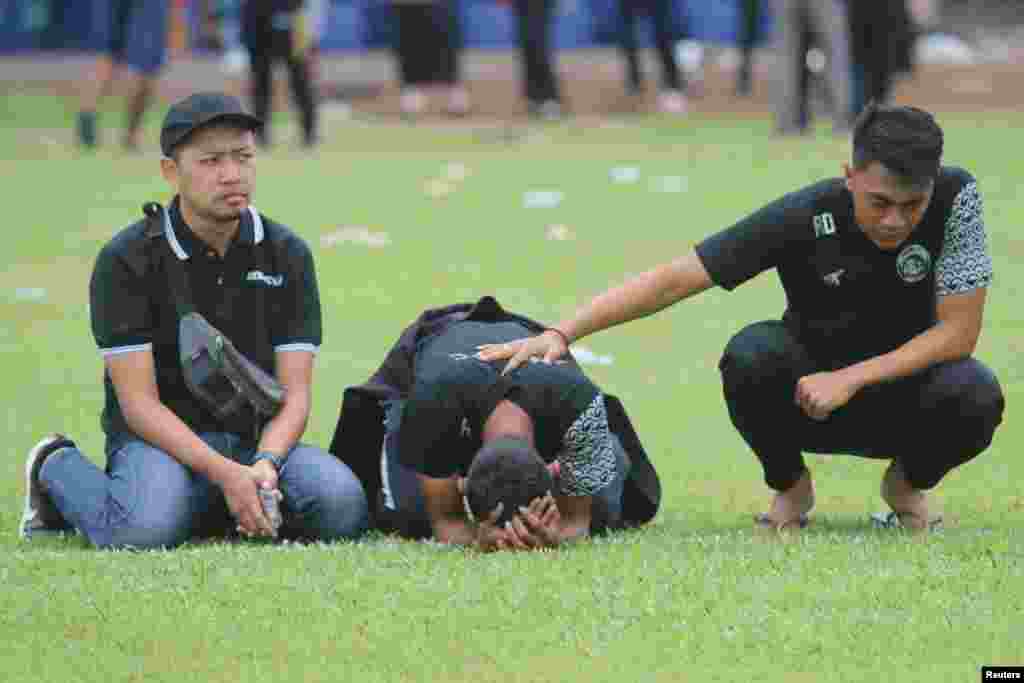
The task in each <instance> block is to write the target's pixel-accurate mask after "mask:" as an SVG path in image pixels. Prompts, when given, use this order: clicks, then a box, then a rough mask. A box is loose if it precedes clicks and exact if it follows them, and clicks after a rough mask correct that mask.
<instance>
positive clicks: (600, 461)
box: [377, 319, 629, 551]
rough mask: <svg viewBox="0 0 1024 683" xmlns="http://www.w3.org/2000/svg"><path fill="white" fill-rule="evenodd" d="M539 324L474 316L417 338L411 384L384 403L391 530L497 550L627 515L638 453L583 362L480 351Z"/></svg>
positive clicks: (550, 542) (571, 535) (615, 522)
mask: <svg viewBox="0 0 1024 683" xmlns="http://www.w3.org/2000/svg"><path fill="white" fill-rule="evenodd" d="M529 333H530V330H529V328H528V327H526V326H525V325H523V324H522V323H520V322H517V321H515V320H506V321H481V320H474V319H467V320H463V321H461V322H457V323H455V324H452V325H450V326H448V327H447V328H445V329H444V330H442V331H440V332H438V333H436V334H434V335H433V336H429V337H426V338H425V339H424V340H423V342H422V343H421V344H419V346H418V348H417V349H416V355H415V360H414V364H413V367H414V381H413V385H412V388H411V391H410V393H409V395H408V396H407V397H406V398H405V399H401V400H393V401H388V402H387V403H386V405H385V432H384V452H383V454H382V456H381V457H382V463H381V467H382V482H381V484H382V491H381V494H382V495H381V496H380V508H381V509H380V510H379V511H378V514H377V519H378V525H379V526H380V527H381V528H382V529H384V530H390V531H396V532H398V533H399V534H401V535H404V536H408V537H424V536H430V535H432V536H433V537H434V538H435V539H437V540H438V541H441V542H444V543H452V544H458V545H472V546H475V547H477V548H479V549H481V550H485V551H491V550H504V549H509V550H511V549H520V550H525V549H534V548H542V547H553V546H557V545H559V544H561V543H564V542H566V541H571V540H573V539H577V538H582V537H586V536H587V535H588V534H589V533H590V530H591V528H592V527H594V528H605V527H617V526H619V522H620V520H621V517H622V494H623V487H624V483H625V480H626V476H627V474H628V472H629V464H628V462H629V457H628V456H627V455H626V452H625V450H624V449H623V446H622V443H621V442H620V440H619V438H618V437H617V436H616V435H615V434H614V433H613V432H612V431H611V429H610V428H609V424H608V414H607V412H606V407H605V399H604V395H603V394H602V393H601V391H600V390H599V389H598V388H597V387H596V386H595V385H594V384H593V383H592V382H591V381H590V380H589V379H588V378H587V377H586V375H584V374H583V372H582V371H581V370H580V368H579V367H578V366H577V365H576V364H575V363H574V362H573V363H570V362H567V361H558V362H555V363H550V364H545V363H526V364H525V365H523V366H522V367H519V368H518V369H516V370H515V371H514V372H509V373H506V374H505V375H502V373H501V370H502V367H501V366H502V365H503V364H499V363H493V362H492V363H486V362H484V361H481V360H480V359H479V358H477V357H475V351H476V348H477V347H478V346H480V345H481V344H485V343H495V342H504V341H510V340H514V339H519V338H522V337H523V336H524V335H526V334H529ZM595 520H596V523H595Z"/></svg>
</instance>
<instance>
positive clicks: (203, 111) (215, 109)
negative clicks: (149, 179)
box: [160, 92, 263, 157]
mask: <svg viewBox="0 0 1024 683" xmlns="http://www.w3.org/2000/svg"><path fill="white" fill-rule="evenodd" d="M215 121H230V122H233V123H238V124H239V125H240V126H242V127H243V128H247V129H248V130H256V129H258V128H260V127H262V126H263V121H261V120H260V119H259V118H257V117H255V116H253V115H252V114H250V113H249V112H247V111H246V110H245V108H244V107H243V106H242V103H241V101H239V99H238V98H237V97H232V96H231V95H227V94H225V93H220V92H201V93H196V94H194V95H190V96H188V97H186V98H185V99H183V100H182V101H181V102H178V103H176V104H174V105H173V106H171V108H170V109H168V110H167V116H165V117H164V124H163V126H161V127H160V151H162V152H163V154H164V156H166V157H169V156H171V153H172V152H173V151H174V148H175V147H177V146H178V145H179V144H181V143H182V142H184V140H185V138H187V137H188V136H189V135H191V134H192V133H194V132H195V131H196V130H198V129H199V128H202V127H203V126H205V125H208V124H210V123H213V122H215Z"/></svg>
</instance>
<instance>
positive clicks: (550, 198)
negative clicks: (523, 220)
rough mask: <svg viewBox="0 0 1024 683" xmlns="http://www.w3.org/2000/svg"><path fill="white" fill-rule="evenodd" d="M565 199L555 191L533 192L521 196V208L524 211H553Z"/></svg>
mask: <svg viewBox="0 0 1024 683" xmlns="http://www.w3.org/2000/svg"><path fill="white" fill-rule="evenodd" d="M564 198H565V195H563V194H562V193H561V192H558V191H557V190H533V191H531V192H526V193H524V194H523V208H525V209H553V208H555V207H556V206H558V205H559V204H561V203H562V199H564Z"/></svg>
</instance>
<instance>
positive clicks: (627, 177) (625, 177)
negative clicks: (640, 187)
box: [608, 166, 640, 183]
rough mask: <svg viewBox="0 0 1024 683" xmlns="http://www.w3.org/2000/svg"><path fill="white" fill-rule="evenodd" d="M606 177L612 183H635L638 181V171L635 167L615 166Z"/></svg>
mask: <svg viewBox="0 0 1024 683" xmlns="http://www.w3.org/2000/svg"><path fill="white" fill-rule="evenodd" d="M608 175H610V176H611V179H612V182H613V183H635V182H637V181H638V180H640V169H639V168H637V167H636V166H616V167H615V168H613V169H612V170H611V171H609V173H608Z"/></svg>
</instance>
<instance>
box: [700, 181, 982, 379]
mask: <svg viewBox="0 0 1024 683" xmlns="http://www.w3.org/2000/svg"><path fill="white" fill-rule="evenodd" d="M697 254H698V256H699V257H700V259H701V261H702V262H703V263H704V267H705V268H706V269H707V271H708V274H709V275H710V276H711V279H712V281H714V282H715V284H717V285H720V286H721V287H724V288H725V289H729V290H731V289H732V288H734V287H736V286H738V285H740V284H742V283H743V282H746V281H747V280H749V279H750V278H752V277H754V276H755V275H757V274H758V273H760V272H762V271H765V270H768V269H771V268H774V269H776V271H777V273H778V275H779V279H780V280H781V282H782V287H783V289H784V290H785V292H786V311H785V314H784V316H783V320H784V321H785V322H786V324H787V326H788V327H789V328H790V329H791V330H792V331H793V332H794V334H795V335H796V336H797V338H798V339H799V340H800V341H801V342H802V343H803V344H804V345H805V346H806V347H807V349H808V351H809V352H810V353H811V355H812V357H814V358H815V359H816V360H818V361H819V362H821V363H822V364H823V365H824V366H826V367H830V368H833V369H834V368H837V367H843V366H845V365H849V364H852V363H855V362H858V361H861V360H865V359H867V358H871V357H874V356H878V355H881V354H884V353H888V352H890V351H892V350H894V349H896V348H898V347H899V346H901V345H903V344H905V343H906V342H907V341H909V340H910V339H911V338H912V337H914V336H916V335H918V334H920V333H922V332H924V331H925V330H926V329H928V328H929V327H931V326H932V325H934V324H935V321H936V303H937V301H938V297H941V296H946V295H949V294H957V293H961V292H967V291H970V290H972V289H976V288H979V287H987V286H988V285H989V283H990V282H991V280H992V259H991V257H990V255H989V251H988V244H987V240H986V235H985V223H984V219H983V217H982V201H981V195H980V193H979V192H978V184H977V182H975V180H974V178H973V177H972V176H971V175H970V174H969V173H968V172H967V171H965V170H963V169H960V168H953V167H943V168H942V170H941V172H940V174H939V176H938V178H937V179H936V181H935V191H934V193H933V196H932V200H931V203H930V204H929V206H928V208H927V210H926V211H925V214H924V216H923V217H922V220H921V222H920V224H919V225H918V226H917V227H916V228H915V229H914V231H913V232H912V233H911V235H910V237H909V238H908V239H907V240H906V242H904V243H903V244H902V245H900V246H899V247H898V248H897V249H894V250H888V251H887V250H883V249H880V248H879V247H878V246H877V245H875V244H874V243H873V242H872V241H871V240H870V239H868V237H867V236H866V235H865V234H864V232H863V231H862V230H861V229H860V227H859V226H858V225H857V223H856V220H855V219H854V211H853V197H852V195H851V194H850V192H849V190H847V189H846V184H845V183H844V182H843V180H842V179H839V178H836V179H831V180H825V181H822V182H819V183H816V184H814V185H811V186H809V187H805V188H803V189H802V190H799V191H797V192H793V193H791V194H788V195H786V196H784V197H782V198H781V199H778V200H776V201H775V202H772V203H771V204H768V205H767V206H765V207H764V208H762V209H760V210H759V211H757V212H755V213H753V214H751V215H750V216H748V217H746V218H744V219H743V220H741V221H740V222H738V223H736V224H735V225H734V226H732V227H730V228H727V229H726V230H723V231H721V232H719V233H718V234H715V235H712V236H711V237H709V238H707V239H706V240H704V241H703V242H702V243H700V244H699V245H698V246H697Z"/></svg>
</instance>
